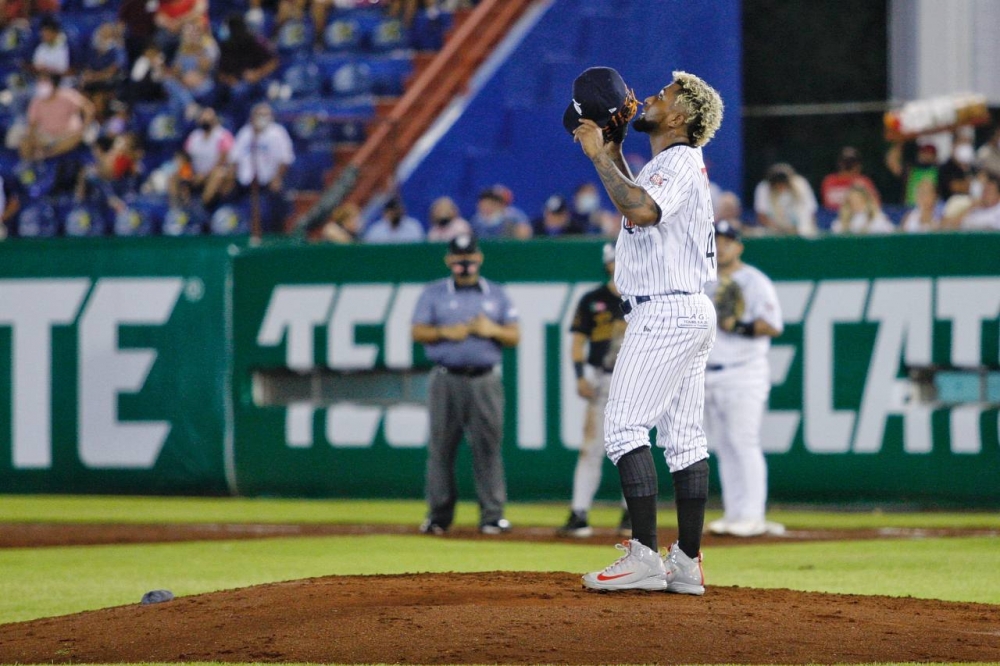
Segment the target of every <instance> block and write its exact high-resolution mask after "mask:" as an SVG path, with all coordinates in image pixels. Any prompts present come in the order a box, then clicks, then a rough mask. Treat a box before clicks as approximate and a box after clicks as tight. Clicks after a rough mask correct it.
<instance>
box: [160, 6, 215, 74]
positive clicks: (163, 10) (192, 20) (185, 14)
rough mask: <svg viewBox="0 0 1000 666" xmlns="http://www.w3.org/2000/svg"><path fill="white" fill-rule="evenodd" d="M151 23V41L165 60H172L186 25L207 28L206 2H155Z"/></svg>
mask: <svg viewBox="0 0 1000 666" xmlns="http://www.w3.org/2000/svg"><path fill="white" fill-rule="evenodd" d="M157 2H158V4H157V6H156V13H155V14H154V15H153V23H154V24H155V25H156V33H155V35H154V36H153V40H154V41H155V42H156V45H157V46H159V47H160V50H162V51H163V54H164V55H165V56H166V58H167V60H168V61H169V60H172V59H173V57H174V53H176V51H177V47H178V46H179V45H180V43H181V32H183V30H184V27H185V26H187V25H191V24H195V25H200V26H202V27H204V28H207V27H208V0H157Z"/></svg>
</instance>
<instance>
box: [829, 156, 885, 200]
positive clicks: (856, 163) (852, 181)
mask: <svg viewBox="0 0 1000 666" xmlns="http://www.w3.org/2000/svg"><path fill="white" fill-rule="evenodd" d="M861 170H862V164H861V153H859V152H858V150H857V149H856V148H853V147H851V146H844V147H843V148H841V149H840V156H839V157H838V158H837V170H836V171H835V172H834V173H831V174H827V175H826V176H825V177H824V178H823V182H822V183H821V184H820V188H819V191H820V199H821V200H822V202H823V207H824V208H826V209H827V210H830V211H839V210H840V208H841V206H842V205H843V203H844V201H845V200H846V199H847V192H848V190H850V189H851V187H853V186H854V185H862V186H864V187H865V188H867V190H868V191H869V192H870V193H871V195H872V196H873V197H874V198H875V201H879V200H880V198H879V195H878V190H876V189H875V184H874V183H873V182H872V181H871V179H870V178H869V177H868V176H866V175H864V174H863V173H861Z"/></svg>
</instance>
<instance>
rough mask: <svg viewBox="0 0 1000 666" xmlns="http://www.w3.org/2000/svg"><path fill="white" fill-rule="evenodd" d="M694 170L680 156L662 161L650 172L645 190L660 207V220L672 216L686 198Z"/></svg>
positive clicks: (691, 184)
mask: <svg viewBox="0 0 1000 666" xmlns="http://www.w3.org/2000/svg"><path fill="white" fill-rule="evenodd" d="M694 176H695V172H694V171H693V170H692V169H691V167H690V165H688V164H687V162H686V161H684V160H683V158H682V157H680V156H673V157H671V158H670V159H668V160H666V161H664V162H663V163H662V164H661V165H660V167H659V168H658V169H657V170H656V171H654V172H653V173H652V174H650V178H649V180H648V181H647V185H646V191H647V192H649V195H650V196H651V197H653V200H654V201H656V203H657V205H659V207H660V221H663V220H666V219H668V218H670V217H672V216H673V215H674V214H676V213H677V211H678V210H680V208H681V206H683V205H684V204H685V203H686V202H687V200H688V196H689V194H690V192H691V187H692V186H693V185H694Z"/></svg>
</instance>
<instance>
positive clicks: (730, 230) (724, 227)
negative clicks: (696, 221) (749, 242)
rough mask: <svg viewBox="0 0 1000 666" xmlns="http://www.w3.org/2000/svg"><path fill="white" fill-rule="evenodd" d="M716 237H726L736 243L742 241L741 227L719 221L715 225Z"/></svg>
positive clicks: (726, 221)
mask: <svg viewBox="0 0 1000 666" xmlns="http://www.w3.org/2000/svg"><path fill="white" fill-rule="evenodd" d="M715 235H716V236H725V237H726V238H731V239H732V240H735V241H738V240H740V239H741V236H742V234H741V233H740V230H739V227H737V226H736V225H735V224H733V223H732V222H730V221H729V220H719V221H718V222H716V223H715Z"/></svg>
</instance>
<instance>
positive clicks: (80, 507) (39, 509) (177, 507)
mask: <svg viewBox="0 0 1000 666" xmlns="http://www.w3.org/2000/svg"><path fill="white" fill-rule="evenodd" d="M424 511H425V505H424V503H423V502H420V501H416V500H301V499H242V498H192V497H94V496H73V495H50V496H25V495H4V496H0V522H8V521H12V522H98V523H100V522H116V523H218V522H237V523H247V522H259V523H334V524H337V523H339V524H347V523H367V524H375V525H379V524H382V525H385V524H400V523H402V524H413V525H417V524H419V523H420V521H421V520H422V519H423V516H424ZM567 511H568V507H567V506H566V505H565V504H552V503H542V504H521V503H512V504H510V505H509V506H508V510H507V516H508V518H510V519H511V521H513V522H514V524H515V526H516V525H539V526H549V527H555V526H557V525H560V524H561V523H562V521H564V520H565V519H566V513H567ZM619 514H620V509H619V508H618V507H616V506H612V505H603V506H598V507H595V509H594V511H593V513H592V516H591V518H592V520H593V522H594V523H595V524H597V525H603V526H608V527H610V526H613V525H616V524H617V520H618V516H619ZM718 515H719V513H718V512H717V511H710V512H709V519H712V518H715V517H718ZM476 517H477V516H476V509H475V506H474V505H473V504H472V503H469V502H464V503H460V504H459V507H458V513H457V516H456V523H457V524H464V525H474V524H475V521H476ZM770 517H771V518H772V519H774V520H777V521H780V522H783V523H785V524H786V525H788V527H790V528H792V529H864V528H877V527H909V528H920V527H923V528H946V527H960V528H983V529H1000V513H998V512H992V513H973V512H958V513H945V512H919V513H894V512H883V511H881V510H872V511H866V512H862V511H850V512H818V511H799V510H796V511H781V510H775V511H772V512H771V514H770ZM674 524H675V523H674V517H673V511H672V510H671V509H670V507H669V506H667V505H665V506H664V507H663V508H662V509H661V511H660V525H662V526H664V527H670V526H672V525H674Z"/></svg>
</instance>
